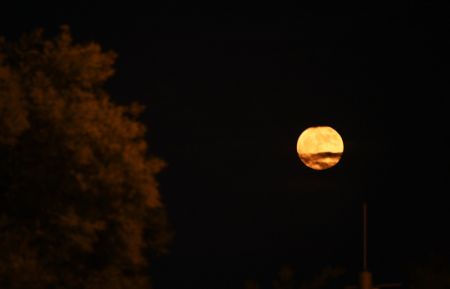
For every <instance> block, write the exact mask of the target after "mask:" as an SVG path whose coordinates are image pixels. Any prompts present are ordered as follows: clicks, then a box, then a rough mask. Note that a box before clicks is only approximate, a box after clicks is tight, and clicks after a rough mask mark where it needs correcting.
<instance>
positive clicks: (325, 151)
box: [297, 126, 344, 171]
mask: <svg viewBox="0 0 450 289" xmlns="http://www.w3.org/2000/svg"><path fill="white" fill-rule="evenodd" d="M343 152H344V142H343V141H342V138H341V136H340V135H339V133H338V132H337V131H335V130H334V129H333V128H332V127H329V126H315V127H310V128H307V129H306V130H304V131H303V132H302V133H301V134H300V137H299V138H298V141H297V153H298V155H299V157H300V159H301V160H302V162H303V163H304V164H305V165H306V166H307V167H310V168H311V169H313V170H319V171H320V170H325V169H328V168H331V167H333V166H335V165H336V164H337V163H338V162H339V160H340V159H341V157H342V153H343Z"/></svg>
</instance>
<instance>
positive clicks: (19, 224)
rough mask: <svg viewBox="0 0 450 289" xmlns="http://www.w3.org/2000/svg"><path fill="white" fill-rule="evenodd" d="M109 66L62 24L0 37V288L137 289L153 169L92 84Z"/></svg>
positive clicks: (141, 145)
mask: <svg viewBox="0 0 450 289" xmlns="http://www.w3.org/2000/svg"><path fill="white" fill-rule="evenodd" d="M115 59H116V55H115V54H114V53H113V52H104V51H102V50H101V47H100V46H99V45H98V44H96V43H88V44H75V43H74V42H73V41H72V37H71V34H70V31H69V28H68V27H66V26H64V27H62V28H61V30H60V33H59V34H58V35H57V36H56V37H54V38H49V39H47V38H45V37H44V35H43V32H42V30H36V31H34V32H32V33H30V34H26V35H24V36H23V37H22V38H21V39H20V40H19V41H17V42H7V41H5V40H4V39H0V159H1V163H0V175H1V177H0V288H28V289H33V288H36V289H37V288H97V289H99V288H109V289H116V288H117V289H120V288H144V287H146V288H148V283H149V280H148V272H147V265H148V264H147V263H148V258H147V257H148V256H153V255H155V254H160V253H164V252H165V251H166V249H167V245H168V242H169V240H170V237H171V233H170V230H169V229H168V225H167V222H166V217H165V209H164V206H163V204H162V203H161V201H160V196H159V192H158V184H157V181H156V180H155V174H157V173H158V172H159V171H160V170H161V169H162V168H163V166H164V163H163V162H162V161H161V160H159V159H158V158H155V157H150V156H149V155H148V152H147V143H146V141H145V126H144V125H143V124H142V123H140V122H139V121H138V120H137V118H138V116H139V114H140V113H141V112H142V107H141V106H139V105H137V104H132V105H130V106H120V105H117V104H114V103H113V102H112V101H111V100H110V99H109V96H108V94H107V93H106V92H105V90H104V88H103V85H104V83H105V81H106V80H108V79H109V78H110V77H111V76H112V75H113V73H114V69H113V64H114V62H115Z"/></svg>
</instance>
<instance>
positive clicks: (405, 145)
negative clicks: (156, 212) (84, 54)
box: [0, 1, 450, 289]
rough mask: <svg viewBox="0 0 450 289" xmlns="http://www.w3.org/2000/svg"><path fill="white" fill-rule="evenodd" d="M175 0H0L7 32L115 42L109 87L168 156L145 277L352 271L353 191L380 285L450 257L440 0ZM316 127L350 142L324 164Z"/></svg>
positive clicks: (204, 283) (357, 239) (356, 220)
mask: <svg viewBox="0 0 450 289" xmlns="http://www.w3.org/2000/svg"><path fill="white" fill-rule="evenodd" d="M183 2H186V3H184V4H179V3H174V2H173V1H166V2H165V3H159V4H157V5H156V4H149V5H148V7H147V6H144V4H137V3H133V4H132V3H128V2H123V1H119V2H118V3H117V4H115V3H114V2H113V1H111V2H109V3H107V4H106V3H103V4H95V3H94V2H92V1H91V2H90V3H89V4H86V5H83V4H80V3H78V2H76V3H77V4H75V2H74V3H73V4H70V2H59V3H58V4H53V5H54V6H45V5H43V4H42V3H40V2H39V3H38V2H36V3H33V4H24V3H16V4H9V5H3V4H2V7H1V11H2V13H1V14H2V16H1V17H0V35H4V36H6V38H7V39H9V40H13V39H16V38H17V37H18V35H20V34H21V33H23V32H29V31H31V30H32V29H34V28H37V27H44V28H45V29H46V30H45V31H46V32H47V33H48V35H53V34H54V33H56V32H57V31H58V28H59V26H60V25H62V24H68V25H69V26H70V27H71V30H72V33H73V35H74V38H75V41H77V42H86V41H95V42H98V43H100V44H101V45H102V46H103V47H104V48H105V49H106V50H114V51H116V52H117V53H118V55H119V58H118V62H117V65H116V68H117V73H116V75H115V76H114V77H113V78H112V79H111V80H110V81H109V83H108V84H107V90H108V92H109V93H110V95H111V97H112V99H113V100H114V101H116V102H119V103H123V104H127V103H131V102H132V101H139V102H141V103H142V104H144V105H145V106H146V107H147V109H146V111H145V113H144V115H143V116H142V118H141V120H142V121H143V122H145V124H146V125H147V126H148V139H149V143H150V151H151V153H152V154H155V155H158V156H160V157H161V158H163V159H164V160H166V161H167V163H168V167H167V168H166V170H165V171H164V172H163V173H161V174H160V175H159V181H160V190H161V194H162V197H163V201H164V202H165V204H166V206H167V210H168V214H169V219H170V221H171V223H172V226H173V228H174V230H175V232H176V236H175V239H174V243H173V245H172V247H171V253H170V254H169V255H168V256H165V257H163V258H161V259H159V260H157V261H155V262H154V263H153V264H152V274H153V280H154V284H155V288H156V289H164V288H181V289H184V288H186V289H187V288H242V284H243V280H245V279H246V278H256V279H258V280H271V279H272V277H273V276H274V275H275V274H276V272H277V270H278V269H279V268H280V266H281V265H283V264H292V265H293V266H294V267H295V268H296V269H297V270H298V271H299V272H301V273H302V274H305V275H308V274H310V273H313V272H317V271H318V270H320V268H322V267H324V266H328V265H329V266H343V267H345V268H347V269H348V272H347V273H346V277H345V278H346V279H345V282H349V283H354V282H355V281H356V278H357V272H358V271H359V270H360V269H361V263H362V261H361V258H362V257H361V248H362V245H361V224H362V221H361V203H362V201H363V200H368V204H369V267H370V269H371V271H373V273H374V278H375V282H376V283H377V282H385V281H402V280H401V279H402V278H403V274H404V269H405V268H406V267H407V266H408V265H409V264H412V262H416V261H418V260H421V259H423V258H425V257H427V256H429V255H432V254H438V255H442V254H443V255H450V249H449V247H448V244H449V243H450V237H449V236H448V235H449V234H448V221H449V220H450V210H449V208H448V203H447V201H446V200H447V199H448V198H447V194H448V192H449V189H448V186H449V179H450V160H449V153H448V151H449V149H450V147H449V142H448V139H449V131H450V130H449V127H448V124H450V122H449V120H448V118H449V115H450V113H449V100H448V98H449V92H450V89H449V85H448V83H449V76H450V73H449V61H448V60H449V56H448V55H449V52H450V49H449V48H450V45H449V35H450V34H449V30H450V20H449V19H450V18H449V17H448V12H449V11H450V10H449V9H450V5H448V4H447V5H445V6H442V4H439V5H438V4H433V3H432V2H428V1H427V2H426V3H424V2H420V1H416V2H415V4H412V3H409V4H407V3H398V4H396V5H392V4H390V5H387V6H382V5H379V6H376V5H374V6H369V5H366V6H354V5H342V4H340V5H336V6H325V4H323V3H321V5H318V6H310V5H303V6H301V5H281V4H275V2H274V3H272V4H271V5H262V4H255V5H248V6H231V5H219V4H214V5H209V6H208V5H207V6H203V5H194V4H192V3H190V1H183ZM212 2H215V1H212ZM299 2H300V1H299ZM316 125H329V126H332V127H333V128H335V129H336V130H337V131H338V132H339V133H340V134H341V136H342V138H343V139H344V143H345V147H344V154H343V157H342V159H341V161H340V163H338V165H337V166H335V167H333V168H331V169H329V170H325V171H313V170H311V169H309V168H307V167H306V166H304V165H303V164H302V163H301V161H300V159H299V158H298V156H297V153H296V142H297V138H298V136H299V135H300V133H301V132H302V131H303V130H304V129H306V128H308V127H310V126H316Z"/></svg>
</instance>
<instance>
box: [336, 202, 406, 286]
mask: <svg viewBox="0 0 450 289" xmlns="http://www.w3.org/2000/svg"><path fill="white" fill-rule="evenodd" d="M401 286H402V284H401V283H385V284H378V285H373V281H372V273H371V272H370V271H369V270H368V268H367V202H363V270H362V272H361V273H360V274H359V284H358V285H353V286H346V287H345V289H378V288H395V287H401Z"/></svg>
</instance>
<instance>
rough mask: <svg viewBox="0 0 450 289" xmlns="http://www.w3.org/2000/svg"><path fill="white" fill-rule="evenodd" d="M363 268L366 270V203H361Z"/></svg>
mask: <svg viewBox="0 0 450 289" xmlns="http://www.w3.org/2000/svg"><path fill="white" fill-rule="evenodd" d="M363 222H364V224H363V231H364V236H363V241H364V243H363V269H364V271H367V203H366V202H364V203H363Z"/></svg>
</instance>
